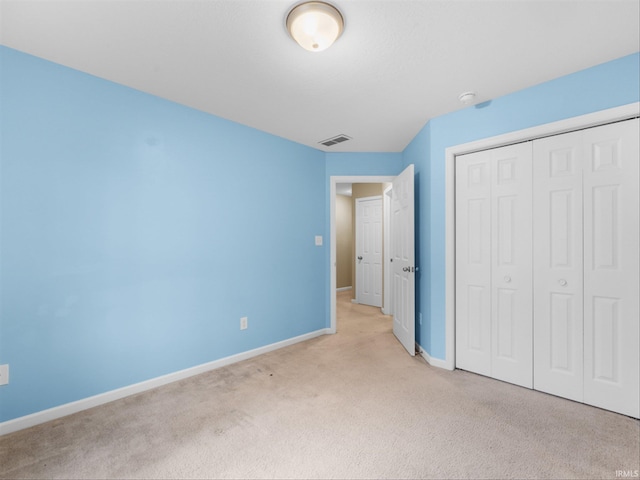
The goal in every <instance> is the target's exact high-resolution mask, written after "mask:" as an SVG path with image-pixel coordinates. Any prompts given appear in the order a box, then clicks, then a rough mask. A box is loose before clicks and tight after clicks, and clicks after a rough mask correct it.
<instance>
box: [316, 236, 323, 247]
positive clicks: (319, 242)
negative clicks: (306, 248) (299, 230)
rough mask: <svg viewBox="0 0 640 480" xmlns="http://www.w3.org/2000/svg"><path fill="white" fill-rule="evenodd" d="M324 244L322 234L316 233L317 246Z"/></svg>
mask: <svg viewBox="0 0 640 480" xmlns="http://www.w3.org/2000/svg"><path fill="white" fill-rule="evenodd" d="M321 246H322V235H316V247H321Z"/></svg>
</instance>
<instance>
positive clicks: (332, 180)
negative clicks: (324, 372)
mask: <svg viewBox="0 0 640 480" xmlns="http://www.w3.org/2000/svg"><path fill="white" fill-rule="evenodd" d="M394 178H396V175H384V176H376V175H347V176H331V177H329V243H330V245H331V252H330V254H329V271H330V274H329V311H330V313H329V316H330V321H331V324H330V326H329V333H336V284H337V283H336V185H337V184H338V183H389V182H393V179H394ZM354 221H355V219H354ZM383 303H384V299H383Z"/></svg>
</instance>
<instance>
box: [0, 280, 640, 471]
mask: <svg viewBox="0 0 640 480" xmlns="http://www.w3.org/2000/svg"><path fill="white" fill-rule="evenodd" d="M349 296H350V292H344V293H341V294H339V295H338V308H339V314H338V315H339V316H338V330H339V333H338V334H336V335H327V336H323V337H319V338H316V339H313V340H310V341H308V342H304V343H301V344H297V345H294V346H291V347H287V348H285V349H282V350H279V351H277V352H272V353H269V354H266V355H263V356H261V357H257V358H254V359H251V360H247V361H244V362H241V363H238V364H235V365H231V366H229V367H225V368H222V369H219V370H216V371H212V372H209V373H206V374H203V375H199V376H197V377H192V378H190V379H187V380H183V381H180V382H176V383H174V384H170V385H166V386H164V387H160V388H158V389H155V390H152V391H149V392H145V393H142V394H139V395H136V396H132V397H128V398H125V399H122V400H118V401H116V402H112V403H110V404H107V405H103V406H100V407H97V408H94V409H91V410H87V411H85V412H81V413H78V414H75V415H72V416H69V417H66V418H63V419H59V420H55V421H52V422H49V423H47V424H43V425H40V426H37V427H33V428H30V429H28V430H23V431H20V432H16V433H13V434H9V435H6V436H4V437H0V478H301V479H303V478H496V479H497V478H558V479H559V478H616V471H617V470H625V471H629V470H631V471H633V470H640V424H639V422H638V421H636V420H633V419H631V418H628V417H624V416H622V415H618V414H615V413H611V412H607V411H604V410H599V409H597V408H593V407H589V406H586V405H581V404H578V403H574V402H571V401H568V400H563V399H560V398H556V397H553V396H551V395H546V394H543V393H539V392H534V391H531V390H527V389H524V388H520V387H516V386H513V385H509V384H506V383H502V382H499V381H496V380H491V379H488V378H484V377H481V376H478V375H474V374H470V373H467V372H462V371H455V372H448V371H444V370H441V369H438V368H434V367H430V366H429V365H427V364H426V363H425V362H424V360H423V359H421V358H419V357H417V358H411V357H410V356H409V355H407V354H406V353H405V352H404V350H403V348H402V347H401V346H400V344H399V343H398V342H397V340H396V339H395V338H394V336H393V334H392V331H391V320H390V318H389V317H385V316H383V315H381V314H379V313H377V312H378V309H374V308H372V307H366V306H362V305H354V304H351V303H350V302H349Z"/></svg>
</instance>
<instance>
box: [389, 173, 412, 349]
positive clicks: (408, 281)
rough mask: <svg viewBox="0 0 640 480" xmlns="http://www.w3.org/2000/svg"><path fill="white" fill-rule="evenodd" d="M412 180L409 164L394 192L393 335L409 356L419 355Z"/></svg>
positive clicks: (392, 217)
mask: <svg viewBox="0 0 640 480" xmlns="http://www.w3.org/2000/svg"><path fill="white" fill-rule="evenodd" d="M413 178H414V174H413V165H409V166H408V167H407V168H406V169H405V170H404V171H403V172H402V173H401V174H400V175H398V176H397V177H396V179H395V180H394V181H393V190H392V193H391V237H392V241H391V244H392V245H391V248H392V257H391V262H392V271H393V301H394V308H393V334H394V335H395V336H396V337H397V338H398V340H400V343H401V344H402V345H403V346H404V348H406V349H407V351H408V352H409V354H410V355H415V352H416V322H415V320H416V319H415V297H416V292H415V286H416V277H415V275H416V273H415V272H416V268H415V246H414V238H415V237H414V204H413Z"/></svg>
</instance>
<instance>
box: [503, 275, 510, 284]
mask: <svg viewBox="0 0 640 480" xmlns="http://www.w3.org/2000/svg"><path fill="white" fill-rule="evenodd" d="M504 281H505V282H507V283H509V282H510V281H511V277H510V276H509V275H507V276H506V277H504Z"/></svg>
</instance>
